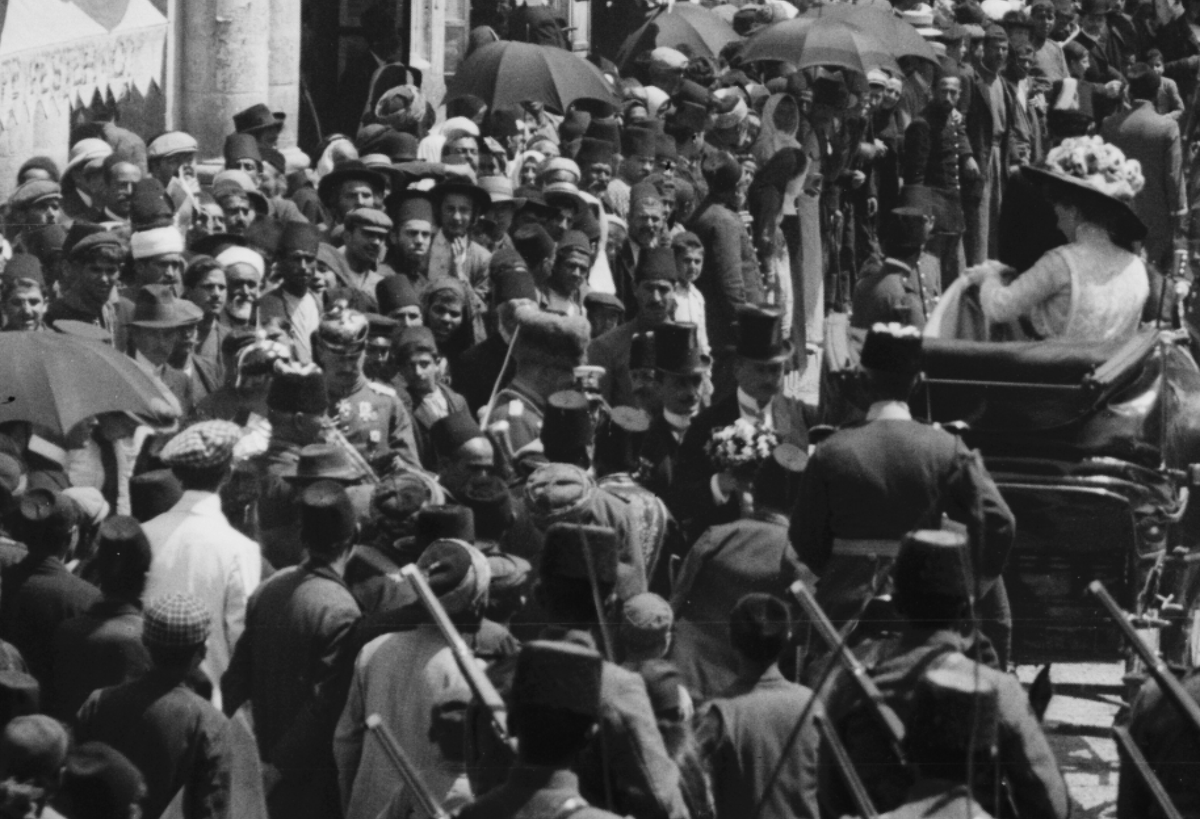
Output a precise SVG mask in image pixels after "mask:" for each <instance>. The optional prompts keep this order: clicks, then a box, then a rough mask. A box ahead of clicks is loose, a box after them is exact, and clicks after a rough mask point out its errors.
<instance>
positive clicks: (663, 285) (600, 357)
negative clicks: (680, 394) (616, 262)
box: [588, 247, 679, 406]
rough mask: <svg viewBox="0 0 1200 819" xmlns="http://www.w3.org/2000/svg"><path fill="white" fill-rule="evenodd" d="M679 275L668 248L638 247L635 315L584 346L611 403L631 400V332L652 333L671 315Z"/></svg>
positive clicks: (672, 316)
mask: <svg viewBox="0 0 1200 819" xmlns="http://www.w3.org/2000/svg"><path fill="white" fill-rule="evenodd" d="M678 278H679V273H678V270H677V269H676V267H675V253H674V251H673V250H671V248H670V247H652V248H649V249H644V250H642V252H641V254H640V255H639V256H638V260H637V266H636V267H635V268H634V280H635V281H636V282H637V286H636V290H635V291H634V292H635V294H636V296H637V307H638V309H637V314H636V316H635V317H634V318H633V319H631V320H630V321H627V322H625V323H624V324H622V325H620V326H618V327H616V328H614V329H613V330H610V331H609V332H607V333H605V334H604V335H602V336H600V338H598V339H596V340H595V341H593V342H592V343H591V344H590V345H589V346H588V363H589V364H594V365H595V366H598V367H603V368H604V370H605V372H604V375H603V376H602V377H601V379H600V390H601V393H602V394H603V395H604V397H605V399H606V400H607V401H608V403H609V404H610V405H612V406H617V405H629V404H632V403H633V381H632V380H631V378H630V375H629V351H630V347H631V345H632V343H633V337H634V335H636V334H638V333H648V332H652V331H653V330H654V329H655V328H656V327H658V326H660V325H661V324H663V322H666V321H670V320H671V319H673V318H674V316H675V283H676V281H677V280H678Z"/></svg>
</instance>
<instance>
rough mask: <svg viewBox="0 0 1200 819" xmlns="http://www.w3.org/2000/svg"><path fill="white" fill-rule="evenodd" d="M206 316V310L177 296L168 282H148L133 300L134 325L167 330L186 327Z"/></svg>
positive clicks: (132, 321) (132, 322)
mask: <svg viewBox="0 0 1200 819" xmlns="http://www.w3.org/2000/svg"><path fill="white" fill-rule="evenodd" d="M202 318H204V311H203V310H201V309H200V308H199V307H197V306H196V305H194V304H192V303H191V302H190V301H187V300H186V299H177V298H175V291H174V290H172V289H171V287H170V285H166V284H147V285H145V286H144V287H142V289H141V290H139V291H138V292H137V296H136V297H135V298H134V301H133V319H132V320H131V321H130V322H129V323H130V324H131V325H133V326H134V327H144V328H147V329H157V330H167V329H171V328H173V327H186V326H188V325H189V324H196V323H198V322H199V321H200V319H202Z"/></svg>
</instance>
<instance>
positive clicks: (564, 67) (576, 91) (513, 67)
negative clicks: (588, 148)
mask: <svg viewBox="0 0 1200 819" xmlns="http://www.w3.org/2000/svg"><path fill="white" fill-rule="evenodd" d="M467 94H470V95H472V96H475V97H479V98H480V99H481V100H483V101H484V102H486V103H487V104H488V107H489V108H490V109H491V110H493V111H494V110H496V109H497V108H515V107H518V106H520V105H521V104H522V103H524V102H530V101H532V102H540V103H542V105H544V106H545V107H546V108H548V109H549V110H551V111H554V112H555V113H559V114H561V113H563V112H565V111H566V110H567V106H569V105H570V104H571V103H572V102H574V101H575V100H577V99H581V98H587V99H598V100H604V101H605V102H611V103H615V102H616V100H615V99H614V97H613V93H612V90H611V89H610V88H609V85H608V82H607V81H606V80H605V79H604V75H603V74H601V73H600V69H598V68H596V66H594V65H592V64H591V63H589V62H588V61H587V60H584V59H582V58H580V57H577V56H576V55H575V54H573V53H571V52H570V51H566V50H564V49H561V48H552V47H550V46H540V45H533V44H532V43H517V42H513V41H511V40H501V41H500V42H498V43H488V44H487V45H485V46H484V47H483V48H480V49H478V50H477V51H473V52H472V53H471V56H469V57H467V59H466V60H465V61H464V62H463V64H462V65H460V66H459V67H458V72H457V73H456V74H455V75H454V77H452V78H451V79H450V81H449V82H448V83H447V89H446V99H448V100H452V99H454V98H455V97H461V96H465V95H467Z"/></svg>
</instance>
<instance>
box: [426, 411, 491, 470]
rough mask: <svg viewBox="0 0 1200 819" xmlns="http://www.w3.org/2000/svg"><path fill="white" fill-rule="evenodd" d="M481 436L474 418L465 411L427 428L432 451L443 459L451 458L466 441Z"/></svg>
mask: <svg viewBox="0 0 1200 819" xmlns="http://www.w3.org/2000/svg"><path fill="white" fill-rule="evenodd" d="M482 436H483V430H482V429H480V428H479V424H477V423H476V422H475V416H473V415H472V414H471V413H470V412H469V411H468V410H465V409H464V410H461V411H459V412H452V413H450V414H449V415H447V416H445V417H443V418H439V419H438V420H437V421H434V423H433V426H432V427H430V428H429V437H430V438H431V439H433V448H434V450H435V451H436V452H437V453H438V454H439V455H441V456H442V457H445V458H449V457H450V456H452V455H453V454H454V453H455V452H457V451H458V449H459V447H461V446H462V445H463V444H465V443H466V442H467V441H473V440H475V439H476V438H480V437H482Z"/></svg>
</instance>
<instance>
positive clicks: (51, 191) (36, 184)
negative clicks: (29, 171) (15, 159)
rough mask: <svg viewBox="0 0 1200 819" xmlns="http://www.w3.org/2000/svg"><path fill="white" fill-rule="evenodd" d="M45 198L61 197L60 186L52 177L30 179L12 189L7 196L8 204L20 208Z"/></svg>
mask: <svg viewBox="0 0 1200 819" xmlns="http://www.w3.org/2000/svg"><path fill="white" fill-rule="evenodd" d="M45 199H62V188H61V187H59V184H58V183H57V182H55V181H54V180H52V179H30V180H29V181H28V182H23V183H22V184H21V186H20V187H18V188H17V189H16V190H15V191H13V195H12V196H10V197H9V198H8V206H9V207H10V208H12V209H13V210H20V209H21V208H27V207H30V206H32V205H36V204H37V203H38V202H41V201H43V200H45Z"/></svg>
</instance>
